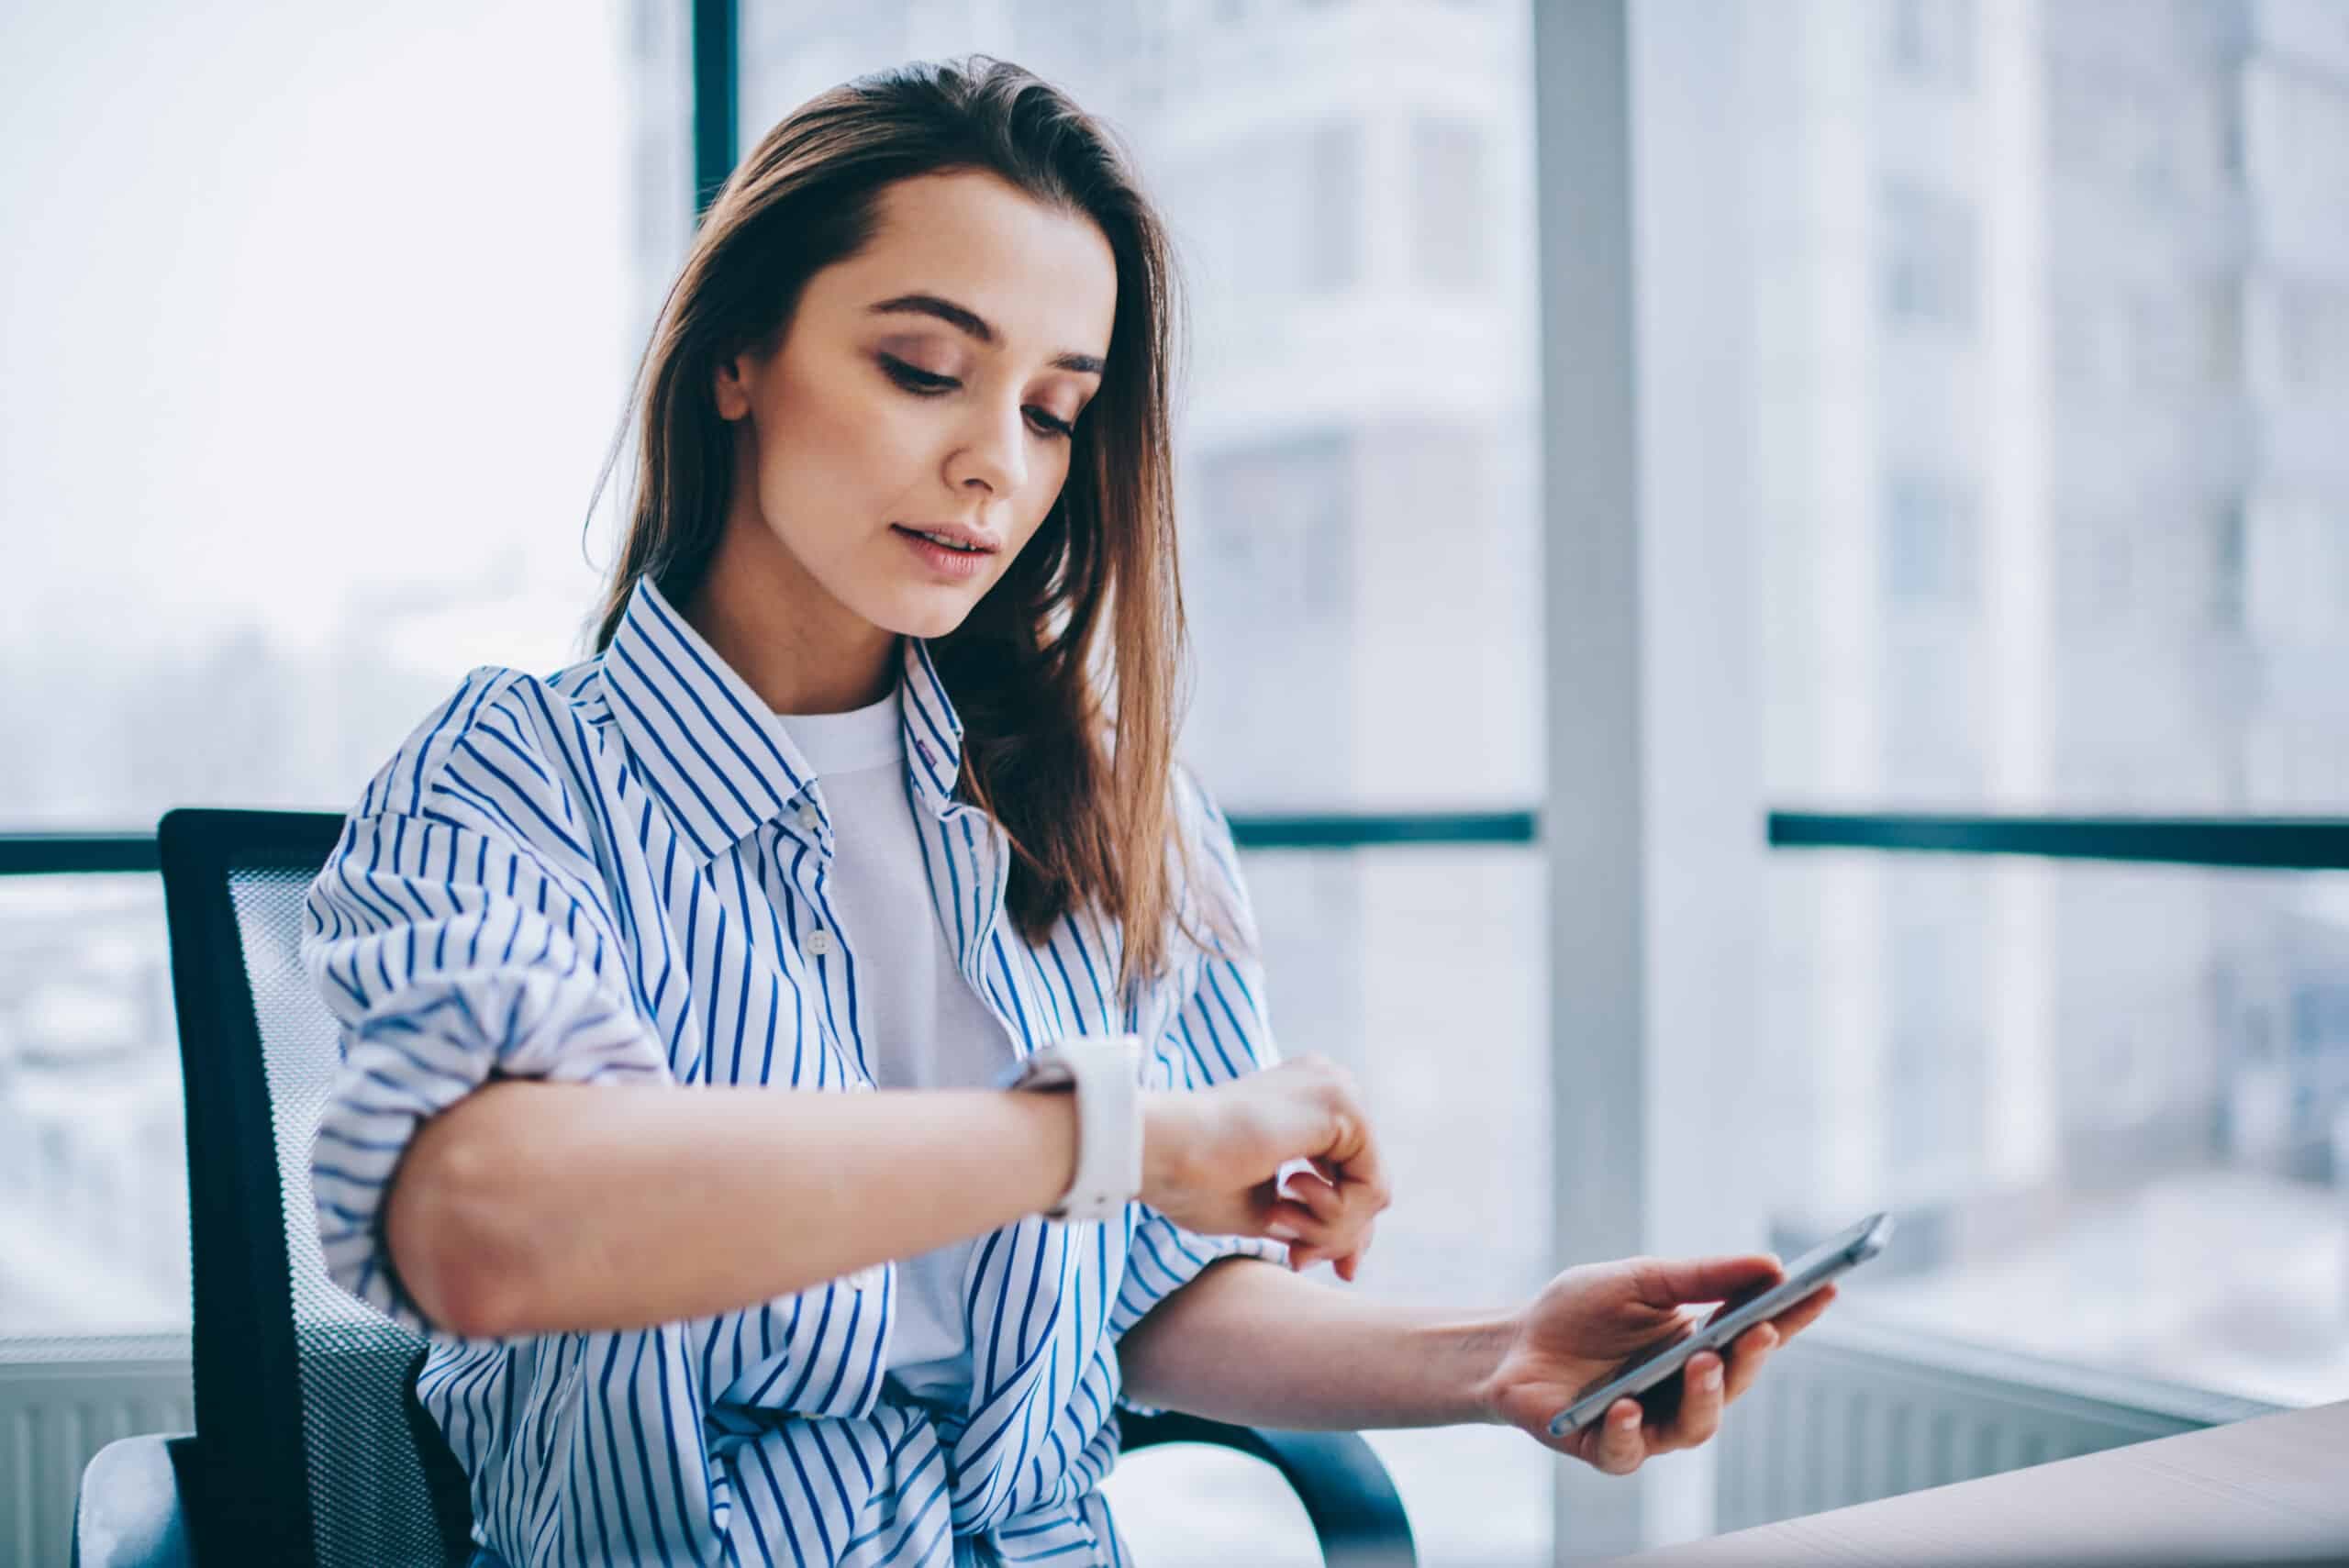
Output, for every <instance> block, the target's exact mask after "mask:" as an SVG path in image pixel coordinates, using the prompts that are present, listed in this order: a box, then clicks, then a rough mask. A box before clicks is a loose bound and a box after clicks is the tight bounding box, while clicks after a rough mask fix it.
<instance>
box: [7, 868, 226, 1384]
mask: <svg viewBox="0 0 2349 1568" xmlns="http://www.w3.org/2000/svg"><path fill="white" fill-rule="evenodd" d="M185 1128H186V1124H185V1122H184V1119H183V1118H182V1116H181V1111H180V1059H179V1034H178V1031H177V1029H175V1028H174V1027H173V1019H172V976H171V954H170V951H169V948H168V947H167V945H166V941H165V938H164V932H163V889H162V884H161V882H160V881H158V880H157V879H156V878H154V877H151V876H131V875H118V876H10V877H0V1214H5V1220H0V1340H8V1339H17V1338H23V1337H28V1336H44V1335H64V1334H142V1333H167V1332H173V1331H178V1332H183V1333H184V1332H185V1331H186V1330H187V1328H188V1311H189V1298H188V1242H187V1145H186V1131H185Z"/></svg>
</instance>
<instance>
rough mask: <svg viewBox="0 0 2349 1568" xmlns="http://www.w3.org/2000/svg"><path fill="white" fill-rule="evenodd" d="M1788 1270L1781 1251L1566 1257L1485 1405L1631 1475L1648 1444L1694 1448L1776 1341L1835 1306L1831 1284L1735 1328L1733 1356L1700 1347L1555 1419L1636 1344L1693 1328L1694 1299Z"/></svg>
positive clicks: (1599, 1464)
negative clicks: (1567, 1428)
mask: <svg viewBox="0 0 2349 1568" xmlns="http://www.w3.org/2000/svg"><path fill="white" fill-rule="evenodd" d="M1784 1277H1785V1273H1784V1271H1783V1269H1782V1268H1781V1267H1780V1265H1779V1263H1778V1261H1777V1260H1776V1258H1773V1257H1770V1256H1768V1255H1766V1254H1759V1253H1757V1254H1753V1255H1750V1256H1746V1257H1736V1258H1705V1259H1697V1260H1690V1261H1678V1260H1667V1259H1662V1258H1626V1259H1623V1260H1621V1261H1620V1262H1612V1263H1590V1264H1586V1265H1584V1266H1582V1267H1579V1268H1572V1269H1568V1270H1567V1271H1566V1272H1565V1273H1562V1274H1560V1275H1559V1276H1558V1277H1557V1278H1556V1279H1554V1280H1552V1281H1551V1282H1550V1284H1549V1285H1548V1286H1547V1287H1546V1288H1544V1289H1543V1290H1542V1294H1541V1295H1540V1296H1536V1297H1534V1298H1533V1301H1532V1302H1531V1305H1529V1306H1528V1307H1526V1308H1525V1310H1524V1311H1523V1312H1522V1313H1520V1315H1519V1318H1518V1321H1517V1328H1516V1332H1515V1334H1514V1336H1513V1337H1512V1338H1511V1340H1510V1342H1509V1343H1508V1348H1507V1349H1506V1350H1505V1351H1503V1352H1502V1355H1501V1359H1500V1361H1499V1362H1498V1363H1497V1366H1496V1367H1495V1370H1494V1372H1493V1373H1492V1376H1491V1379H1490V1381H1489V1382H1488V1383H1487V1384H1486V1390H1485V1403H1486V1407H1487V1408H1488V1409H1489V1410H1490V1411H1491V1412H1492V1414H1493V1417H1494V1418H1495V1419H1496V1420H1497V1421H1500V1422H1503V1423H1506V1424H1507V1425H1509V1426H1513V1427H1517V1428H1520V1429H1523V1430H1524V1431H1527V1432H1529V1433H1531V1435H1532V1436H1533V1438H1534V1440H1536V1441H1538V1442H1540V1443H1541V1444H1542V1447H1544V1448H1548V1449H1554V1450H1556V1451H1558V1452H1560V1453H1565V1454H1572V1455H1573V1456H1574V1457H1575V1458H1576V1459H1579V1460H1583V1461H1585V1462H1587V1463H1588V1464H1590V1465H1591V1466H1592V1467H1593V1468H1595V1469H1598V1470H1602V1471H1605V1472H1606V1473H1609V1474H1610V1475H1629V1474H1630V1473H1631V1472H1632V1471H1634V1470H1637V1469H1638V1468H1639V1467H1640V1464H1641V1462H1642V1461H1643V1460H1645V1459H1646V1458H1647V1457H1648V1456H1649V1455H1651V1454H1657V1453H1669V1452H1671V1451H1673V1450H1675V1449H1683V1448H1695V1447H1696V1446H1697V1445H1698V1444H1699V1443H1701V1442H1703V1441H1705V1440H1707V1439H1709V1438H1710V1437H1711V1436H1712V1435H1713V1432H1714V1431H1715V1429H1718V1428H1719V1427H1720V1419H1721V1408H1722V1407H1723V1406H1725V1405H1727V1404H1728V1403H1729V1402H1730V1401H1731V1400H1732V1399H1735V1398H1736V1397H1737V1396H1739V1395H1741V1394H1742V1393H1744V1392H1745V1390H1746V1389H1747V1388H1749V1387H1751V1386H1753V1379H1754V1375H1755V1374H1756V1373H1759V1372H1760V1371H1761V1370H1762V1363H1763V1362H1765V1361H1766V1360H1767V1359H1768V1358H1769V1355H1770V1352H1771V1351H1773V1350H1775V1349H1776V1347H1778V1346H1779V1345H1782V1344H1784V1343H1786V1342H1787V1340H1790V1339H1792V1338H1794V1336H1795V1335H1797V1334H1798V1333H1800V1332H1801V1331H1802V1330H1803V1329H1805V1328H1807V1327H1809V1325H1810V1323H1811V1322H1812V1320H1813V1319H1815V1318H1818V1316H1819V1315H1820V1313H1821V1312H1824V1311H1826V1310H1827V1304H1828V1303H1829V1302H1831V1301H1832V1300H1833V1299H1834V1297H1835V1287H1834V1286H1833V1285H1826V1286H1823V1287H1822V1288H1821V1289H1820V1291H1819V1292H1818V1293H1817V1294H1816V1295H1813V1296H1810V1297H1809V1298H1808V1299H1806V1300H1804V1301H1801V1302H1798V1303H1797V1304H1796V1305H1795V1306H1793V1307H1789V1308H1787V1310H1786V1311H1785V1312H1783V1313H1781V1314H1779V1315H1778V1316H1777V1317H1776V1318H1772V1319H1771V1320H1770V1321H1768V1322H1765V1323H1757V1324H1755V1325H1754V1326H1753V1328H1751V1329H1747V1330H1746V1331H1745V1332H1744V1333H1742V1334H1741V1335H1740V1336H1738V1338H1737V1339H1736V1340H1735V1341H1733V1342H1732V1343H1731V1345H1730V1347H1729V1354H1728V1357H1727V1361H1726V1364H1724V1362H1723V1358H1722V1357H1720V1356H1719V1355H1716V1354H1714V1353H1713V1352H1712V1351H1698V1353H1697V1354H1696V1355H1694V1356H1691V1357H1690V1358H1689V1360H1688V1364H1687V1366H1686V1367H1685V1368H1683V1369H1682V1372H1681V1374H1680V1376H1678V1377H1677V1378H1673V1379H1668V1380H1667V1381H1665V1382H1664V1384H1663V1385H1660V1386H1658V1387H1656V1388H1654V1389H1652V1390H1650V1391H1649V1392H1648V1393H1647V1394H1645V1395H1643V1396H1641V1397H1639V1398H1637V1399H1631V1398H1623V1399H1618V1400H1617V1401H1615V1403H1614V1405H1613V1406H1612V1407H1610V1408H1609V1410H1608V1412H1607V1414H1606V1416H1605V1417H1603V1418H1600V1419H1599V1420H1597V1421H1593V1422H1591V1423H1590V1424H1589V1425H1588V1426H1586V1427H1584V1428H1582V1429H1579V1430H1576V1431H1573V1432H1569V1433H1567V1434H1566V1435H1565V1436H1564V1437H1563V1438H1553V1437H1552V1436H1551V1435H1550V1422H1551V1419H1552V1418H1553V1417H1555V1416H1556V1415H1557V1414H1558V1412H1559V1411H1561V1410H1563V1409H1564V1408H1565V1407H1567V1406H1569V1405H1571V1404H1573V1403H1574V1402H1575V1400H1576V1399H1578V1398H1580V1397H1581V1396H1583V1395H1585V1394H1586V1393H1588V1392H1589V1391H1590V1390H1592V1389H1593V1388H1597V1387H1598V1386H1600V1385H1602V1384H1604V1383H1605V1382H1606V1381H1607V1380H1608V1379H1609V1378H1610V1377H1613V1376H1614V1375H1616V1373H1618V1372H1619V1371H1620V1369H1621V1368H1622V1367H1623V1365H1624V1363H1625V1362H1628V1361H1629V1360H1631V1358H1632V1357H1633V1356H1636V1355H1638V1354H1639V1353H1640V1352H1642V1351H1645V1350H1648V1349H1650V1348H1651V1347H1653V1346H1655V1345H1659V1344H1666V1343H1671V1342H1674V1341H1676V1340H1682V1339H1685V1338H1687V1336H1688V1335H1690V1334H1693V1333H1695V1332H1696V1331H1697V1329H1698V1327H1699V1326H1700V1323H1701V1319H1700V1318H1698V1316H1697V1315H1695V1314H1693V1313H1691V1312H1690V1311H1688V1310H1687V1308H1688V1307H1690V1306H1692V1305H1700V1304H1703V1303H1706V1302H1713V1301H1721V1300H1725V1299H1728V1298H1731V1297H1735V1296H1747V1295H1750V1294H1752V1293H1753V1292H1754V1291H1757V1290H1766V1289H1767V1288H1769V1287H1770V1286H1771V1285H1774V1284H1777V1283H1778V1282H1779V1280H1781V1279H1782V1278H1784Z"/></svg>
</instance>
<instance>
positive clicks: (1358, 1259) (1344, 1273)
mask: <svg viewBox="0 0 2349 1568" xmlns="http://www.w3.org/2000/svg"><path fill="white" fill-rule="evenodd" d="M1375 1229H1378V1221H1376V1220H1375V1219H1374V1220H1372V1221H1371V1222H1370V1223H1369V1224H1368V1225H1365V1226H1364V1227H1363V1228H1362V1239H1361V1240H1358V1241H1356V1242H1355V1243H1354V1250H1353V1251H1351V1252H1349V1253H1347V1254H1346V1255H1345V1256H1344V1257H1342V1258H1338V1259H1335V1260H1333V1261H1332V1262H1331V1263H1330V1267H1331V1268H1334V1269H1336V1270H1337V1271H1338V1277H1339V1278H1340V1279H1341V1280H1344V1281H1345V1282H1346V1283H1347V1284H1353V1281H1354V1276H1355V1275H1356V1274H1358V1273H1361V1272H1362V1260H1363V1255H1364V1253H1366V1252H1368V1251H1370V1236H1371V1232H1372V1231H1374V1230H1375Z"/></svg>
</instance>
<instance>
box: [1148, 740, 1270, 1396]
mask: <svg viewBox="0 0 2349 1568" xmlns="http://www.w3.org/2000/svg"><path fill="white" fill-rule="evenodd" d="M1175 777H1176V796H1177V801H1178V805H1179V806H1180V808H1181V809H1182V811H1183V813H1184V819H1185V820H1186V822H1187V823H1188V824H1189V825H1190V828H1191V830H1192V832H1193V835H1194V836H1193V840H1192V841H1193V843H1194V844H1195V845H1197V854H1196V855H1195V856H1194V863H1193V867H1192V870H1193V873H1194V874H1195V877H1196V879H1197V880H1196V881H1195V882H1193V883H1191V884H1186V887H1185V890H1184V893H1183V901H1184V907H1185V909H1186V914H1187V915H1188V916H1189V917H1190V918H1191V919H1192V922H1193V923H1194V925H1195V926H1197V929H1198V933H1199V935H1200V937H1201V938H1202V939H1203V940H1205V942H1206V944H1207V945H1206V946H1205V947H1204V948H1199V949H1194V950H1193V952H1192V957H1191V961H1190V962H1189V963H1188V964H1186V966H1185V967H1184V969H1183V970H1182V971H1181V973H1182V974H1183V976H1184V979H1183V981H1182V985H1183V993H1184V1001H1183V1005H1182V1006H1181V1007H1179V1008H1178V1009H1176V1011H1175V1016H1174V1018H1173V1020H1172V1021H1171V1022H1170V1023H1169V1024H1168V1025H1167V1026H1166V1029H1165V1031H1164V1033H1163V1035H1162V1037H1161V1038H1160V1040H1159V1041H1158V1051H1159V1056H1160V1060H1161V1063H1162V1068H1161V1071H1162V1072H1163V1073H1164V1074H1165V1076H1166V1079H1167V1081H1168V1082H1170V1083H1172V1084H1179V1085H1181V1086H1182V1087H1184V1088H1186V1089H1199V1088H1206V1087H1208V1085H1210V1084H1220V1083H1224V1082H1226V1081H1228V1080H1230V1079H1233V1078H1237V1077H1241V1076H1242V1075H1243V1074H1245V1073H1253V1072H1256V1071H1259V1070H1260V1069H1263V1068H1266V1067H1270V1066H1273V1065H1274V1064H1275V1063H1276V1062H1279V1061H1280V1051H1279V1048H1278V1047H1277V1046H1276V1045H1275V1043H1274V1040H1273V1031H1272V1024H1271V1020H1270V1018H1269V1016H1268V1014H1267V1012H1266V1008H1265V1001H1264V963H1263V961H1262V958H1261V957H1260V942H1259V939H1258V934H1257V929H1256V917H1255V909H1254V906H1253V905H1252V903H1251V901H1250V899H1249V896H1248V886H1247V884H1246V882H1245V881H1244V880H1242V878H1241V874H1240V855H1239V851H1238V848H1237V847H1236V845H1235V844H1234V842H1233V840H1232V835H1231V824H1230V822H1229V821H1227V820H1226V819H1225V817H1224V815H1223V812H1222V810H1221V809H1220V808H1219V806H1217V805H1216V803H1215V800H1214V798H1213V797H1212V796H1211V795H1208V791H1207V789H1206V787H1205V786H1204V785H1202V784H1200V783H1199V782H1198V780H1197V777H1196V776H1195V775H1193V774H1192V773H1190V771H1189V770H1188V769H1186V768H1178V769H1177V770H1176V775H1175ZM1202 901H1205V902H1207V903H1210V904H1213V905H1216V906H1219V907H1220V908H1221V909H1222V911H1223V912H1224V918H1225V919H1226V920H1227V921H1229V922H1230V926H1231V927H1232V928H1233V929H1235V930H1236V932H1237V933H1238V936H1239V938H1240V944H1241V945H1240V946H1238V947H1236V948H1235V947H1233V946H1231V945H1230V944H1229V943H1228V942H1227V941H1226V940H1224V938H1223V936H1222V935H1221V934H1220V933H1219V932H1218V931H1217V930H1216V929H1214V927H1213V926H1212V925H1211V924H1209V923H1208V921H1207V920H1206V918H1205V910H1204V909H1202V908H1201V903H1202ZM1132 1212H1133V1213H1134V1215H1135V1216H1136V1219H1135V1224H1134V1233H1133V1241H1132V1245H1131V1247H1130V1249H1129V1252H1128V1257H1127V1264H1126V1273H1125V1279H1124V1282H1123V1284H1121V1285H1120V1287H1119V1292H1118V1300H1117V1303H1116V1305H1115V1306H1114V1307H1112V1309H1111V1311H1110V1314H1109V1332H1110V1333H1111V1334H1112V1335H1113V1336H1119V1337H1121V1336H1123V1335H1124V1334H1125V1333H1126V1332H1127V1330H1129V1329H1131V1328H1133V1326H1134V1325H1135V1324H1137V1323H1139V1322H1141V1319H1142V1318H1144V1317H1145V1316H1146V1315H1148V1313H1149V1312H1150V1310H1151V1308H1152V1307H1155V1306H1157V1305H1158V1304H1159V1303H1160V1302H1161V1301H1163V1300H1165V1299H1166V1297H1168V1296H1172V1295H1173V1294H1174V1293H1175V1291H1177V1290H1179V1289H1181V1288H1182V1287H1183V1286H1184V1285H1186V1284H1189V1283H1190V1282H1191V1281H1192V1280H1194V1279H1196V1278H1197V1277H1198V1274H1199V1272H1200V1271H1201V1270H1203V1269H1205V1268H1206V1267H1207V1266H1208V1264H1209V1263H1212V1262H1215V1261H1216V1260H1218V1259H1219V1258H1228V1257H1232V1256H1244V1257H1252V1258H1264V1259H1266V1260H1268V1261H1270V1262H1276V1263H1281V1264H1282V1265H1283V1266H1284V1267H1286V1258H1287V1253H1288V1249H1287V1248H1286V1246H1285V1245H1283V1244H1282V1243H1281V1242H1278V1241H1275V1240H1272V1239H1271V1238H1269V1237H1262V1236H1206V1235H1201V1234H1200V1233H1198V1232H1197V1231H1195V1230H1190V1229H1185V1228H1184V1227H1183V1226H1180V1225H1177V1224H1176V1223H1175V1221H1173V1220H1171V1219H1169V1218H1167V1217H1166V1216H1165V1215H1163V1214H1161V1213H1160V1212H1159V1211H1158V1210H1157V1209H1155V1208H1152V1207H1151V1206H1150V1205H1148V1204H1144V1203H1137V1204H1135V1205H1133V1206H1132ZM1118 1403H1119V1406H1120V1407H1123V1408H1125V1409H1129V1410H1131V1411H1134V1412H1135V1413H1137V1414H1139V1415H1144V1416H1154V1415H1157V1414H1159V1409H1158V1407H1154V1406H1149V1405H1141V1404H1137V1403H1135V1402H1134V1401H1132V1400H1130V1399H1127V1398H1125V1397H1123V1396H1120V1397H1119V1401H1118Z"/></svg>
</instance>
